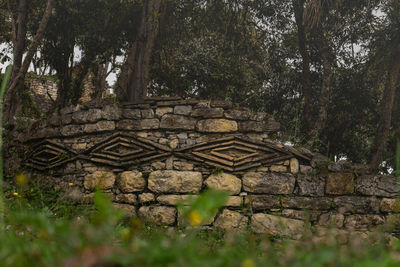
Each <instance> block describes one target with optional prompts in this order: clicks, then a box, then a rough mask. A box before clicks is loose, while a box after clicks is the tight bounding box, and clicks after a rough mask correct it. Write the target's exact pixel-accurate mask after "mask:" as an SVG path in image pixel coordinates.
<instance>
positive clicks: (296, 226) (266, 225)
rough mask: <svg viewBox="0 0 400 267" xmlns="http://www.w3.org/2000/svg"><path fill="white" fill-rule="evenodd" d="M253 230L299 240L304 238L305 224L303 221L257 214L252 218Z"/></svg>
mask: <svg viewBox="0 0 400 267" xmlns="http://www.w3.org/2000/svg"><path fill="white" fill-rule="evenodd" d="M251 229H252V230H253V231H254V232H256V233H260V234H262V233H266V234H270V235H273V236H283V237H287V238H290V239H296V240H297V239H300V238H301V237H302V235H303V232H304V230H305V224H304V222H303V221H301V220H295V219H289V218H283V217H279V216H274V215H270V214H264V213H257V214H254V215H253V216H252V217H251Z"/></svg>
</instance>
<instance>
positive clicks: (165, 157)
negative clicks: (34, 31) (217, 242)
mask: <svg viewBox="0 0 400 267" xmlns="http://www.w3.org/2000/svg"><path fill="white" fill-rule="evenodd" d="M278 131H279V123H277V122H275V121H274V120H273V119H272V118H270V117H269V116H268V115H266V114H264V113H251V112H250V111H249V110H248V109H243V108H235V107H233V105H232V103H229V102H223V101H200V100H179V99H173V98H169V99H162V98H160V99H151V100H148V101H147V102H146V103H145V104H136V105H134V104H132V105H125V106H123V107H117V106H113V105H106V106H101V107H100V106H98V107H96V106H90V105H80V106H73V107H69V108H65V109H63V110H62V111H61V115H54V116H52V117H51V118H50V119H49V120H47V121H41V122H38V123H35V124H33V125H31V127H30V128H29V129H27V130H26V131H24V132H23V133H20V134H19V135H18V140H19V142H20V143H22V144H23V145H24V147H25V154H24V155H23V156H22V155H21V156H20V157H21V158H23V165H24V166H25V167H26V168H27V170H28V171H29V172H30V175H31V176H32V178H33V179H42V180H43V181H44V182H46V183H49V184H51V185H53V186H54V187H57V188H64V189H65V190H66V191H67V193H66V197H69V198H73V199H76V200H79V201H83V202H84V201H90V200H91V198H92V197H93V192H94V190H95V188H96V186H99V187H100V188H101V189H102V190H104V191H105V192H106V193H107V194H108V195H109V196H110V197H111V198H112V199H113V201H114V202H115V205H116V206H117V207H119V208H123V209H126V210H128V211H129V212H130V213H132V214H137V215H138V216H139V217H141V218H144V219H150V220H153V221H155V222H156V223H157V224H160V225H171V226H173V225H177V224H178V222H179V220H180V218H179V217H180V214H179V213H178V212H177V209H176V204H177V203H179V202H183V203H185V201H187V199H188V198H190V197H195V196H196V194H198V193H200V192H202V191H204V190H205V189H207V188H216V189H220V190H225V191H228V192H230V197H229V199H228V202H227V203H226V205H225V208H223V209H222V210H221V211H220V212H219V213H218V214H216V215H215V217H214V218H213V219H212V220H211V221H210V222H208V223H207V224H206V225H208V226H214V227H217V228H220V229H245V228H247V227H249V228H250V229H252V230H253V231H255V232H256V233H270V234H273V235H281V236H286V237H289V238H294V239H298V238H300V237H301V236H302V233H303V231H304V228H305V223H306V222H310V224H311V229H312V230H313V231H314V230H318V229H323V228H326V227H329V226H332V225H333V226H335V227H337V228H339V229H342V230H341V231H352V232H354V231H356V232H360V233H362V232H365V231H368V230H371V229H374V228H375V227H378V226H382V227H384V226H386V225H387V223H388V222H397V221H398V214H397V212H398V208H399V201H398V199H397V196H398V194H399V191H400V187H399V185H398V182H397V180H396V178H395V177H393V176H389V175H374V174H368V173H366V172H365V168H360V167H357V166H352V165H350V164H348V163H343V162H339V163H333V162H328V161H326V159H325V158H324V157H322V156H321V155H319V154H315V153H311V152H310V151H307V150H306V149H295V148H293V147H290V146H285V145H282V144H280V143H279V142H277V141H274V140H273V139H274V136H275V135H276V133H277V132H278ZM282 226H284V227H282Z"/></svg>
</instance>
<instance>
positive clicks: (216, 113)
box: [191, 108, 224, 118]
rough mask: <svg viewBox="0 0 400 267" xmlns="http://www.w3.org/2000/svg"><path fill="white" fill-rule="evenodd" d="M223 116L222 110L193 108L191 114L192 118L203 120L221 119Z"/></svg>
mask: <svg viewBox="0 0 400 267" xmlns="http://www.w3.org/2000/svg"><path fill="white" fill-rule="evenodd" d="M223 114H224V110H223V109H222V108H195V109H193V111H192V113H191V115H192V116H193V117H203V118H221V117H222V115H223Z"/></svg>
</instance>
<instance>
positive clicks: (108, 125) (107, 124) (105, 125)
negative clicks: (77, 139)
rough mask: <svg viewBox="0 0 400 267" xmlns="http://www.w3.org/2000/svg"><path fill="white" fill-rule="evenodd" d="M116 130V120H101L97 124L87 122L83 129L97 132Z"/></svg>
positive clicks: (86, 131) (88, 131)
mask: <svg viewBox="0 0 400 267" xmlns="http://www.w3.org/2000/svg"><path fill="white" fill-rule="evenodd" d="M113 130H115V122H113V121H99V122H97V123H95V124H85V125H84V127H83V131H84V132H85V133H95V132H103V131H113Z"/></svg>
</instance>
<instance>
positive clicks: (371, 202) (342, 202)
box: [334, 196, 379, 214]
mask: <svg viewBox="0 0 400 267" xmlns="http://www.w3.org/2000/svg"><path fill="white" fill-rule="evenodd" d="M334 203H335V208H336V210H337V211H338V212H339V213H343V214H346V213H360V214H366V213H371V214H377V213H379V200H378V199H377V198H376V197H360V196H341V197H336V198H335V199H334Z"/></svg>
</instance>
